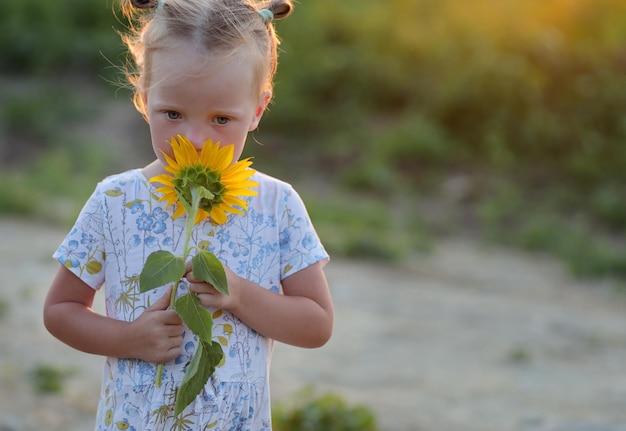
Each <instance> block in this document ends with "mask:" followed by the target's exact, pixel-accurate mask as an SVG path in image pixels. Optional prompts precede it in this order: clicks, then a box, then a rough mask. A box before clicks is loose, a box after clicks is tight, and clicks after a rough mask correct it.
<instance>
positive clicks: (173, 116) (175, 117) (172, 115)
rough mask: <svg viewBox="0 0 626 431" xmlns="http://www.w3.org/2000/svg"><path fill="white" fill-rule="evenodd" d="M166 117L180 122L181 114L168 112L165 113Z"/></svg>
mask: <svg viewBox="0 0 626 431" xmlns="http://www.w3.org/2000/svg"><path fill="white" fill-rule="evenodd" d="M165 116H166V117H167V119H168V120H179V119H180V113H179V112H176V111H166V112H165Z"/></svg>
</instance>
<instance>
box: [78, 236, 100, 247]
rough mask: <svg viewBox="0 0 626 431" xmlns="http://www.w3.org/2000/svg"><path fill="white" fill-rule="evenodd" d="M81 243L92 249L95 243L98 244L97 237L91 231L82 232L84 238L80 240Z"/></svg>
mask: <svg viewBox="0 0 626 431" xmlns="http://www.w3.org/2000/svg"><path fill="white" fill-rule="evenodd" d="M80 243H81V244H83V245H86V246H87V250H92V249H93V246H94V244H96V239H95V238H94V236H93V235H92V234H90V233H83V234H82V239H81V240H80Z"/></svg>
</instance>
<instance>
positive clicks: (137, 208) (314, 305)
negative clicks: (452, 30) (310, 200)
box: [44, 0, 333, 431]
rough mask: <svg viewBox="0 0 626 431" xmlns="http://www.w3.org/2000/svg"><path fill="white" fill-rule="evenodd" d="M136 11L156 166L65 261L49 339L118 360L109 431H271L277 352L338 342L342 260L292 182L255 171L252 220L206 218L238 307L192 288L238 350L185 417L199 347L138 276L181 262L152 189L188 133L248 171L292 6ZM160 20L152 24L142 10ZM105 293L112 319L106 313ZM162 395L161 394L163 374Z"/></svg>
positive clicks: (171, 227)
mask: <svg viewBox="0 0 626 431" xmlns="http://www.w3.org/2000/svg"><path fill="white" fill-rule="evenodd" d="M144 3H147V2H145V1H143V2H142V1H139V0H133V5H129V4H125V5H124V8H123V9H124V10H125V12H126V13H130V14H132V16H131V18H133V21H132V22H135V23H138V26H137V28H136V29H135V31H134V32H133V33H132V34H130V35H128V36H127V37H125V42H126V43H127V45H128V47H129V51H130V52H131V54H132V55H133V58H134V62H135V64H136V66H137V73H136V74H135V75H131V76H130V81H131V82H132V83H133V84H134V86H135V88H136V93H135V105H136V106H137V109H138V110H139V112H140V113H141V114H142V115H143V116H144V117H145V118H146V120H147V121H148V123H149V127H150V133H151V140H152V146H153V149H154V152H155V154H156V160H155V161H154V162H152V163H150V164H149V165H147V166H145V167H144V168H142V169H136V170H131V171H128V172H124V173H121V174H119V175H115V176H111V177H109V178H106V179H104V180H103V181H102V182H101V183H100V184H98V186H97V188H96V190H95V191H94V193H93V195H92V196H91V197H90V198H89V200H88V201H87V203H86V204H85V207H84V208H83V210H82V212H81V213H80V215H79V217H78V219H77V221H76V224H75V226H74V228H73V229H72V230H71V232H70V233H69V234H68V236H67V237H66V239H65V240H64V242H63V243H62V244H61V246H60V247H59V249H58V250H57V251H56V253H55V255H54V256H55V258H56V259H57V260H58V261H59V262H60V263H61V267H60V268H59V271H58V273H57V276H56V278H55V279H54V281H53V283H52V285H51V287H50V291H49V293H48V296H47V298H46V302H45V305H44V322H45V325H46V327H47V329H48V330H49V331H50V332H51V333H52V334H53V335H54V336H56V337H57V338H59V339H60V340H61V341H63V342H65V343H67V344H68V345H70V346H72V347H74V348H76V349H79V350H81V351H84V352H88V353H92V354H98V355H103V356H106V361H105V369H104V375H103V382H102V390H101V397H100V402H99V406H98V413H97V418H96V421H97V422H96V430H113V429H115V430H117V429H132V430H136V431H139V430H152V431H156V430H171V429H180V430H183V429H193V430H204V429H213V430H254V431H260V430H264V431H265V430H270V429H271V418H270V398H269V388H268V382H269V373H268V369H269V363H270V357H271V352H272V346H273V341H272V340H278V341H282V342H285V343H289V344H292V345H295V346H301V347H318V346H322V345H323V344H325V343H326V341H327V340H328V339H329V337H330V335H331V331H332V324H333V308H332V302H331V298H330V294H329V289H328V285H327V281H326V278H325V275H324V272H323V267H324V265H325V263H326V262H327V261H328V255H327V254H326V252H325V251H324V248H323V246H322V245H321V244H320V241H319V239H318V236H317V235H316V233H315V230H314V229H313V227H312V225H311V222H310V220H309V218H308V215H307V213H306V210H305V208H304V205H303V203H302V201H301V200H300V198H299V197H298V195H297V194H296V192H295V191H294V190H293V189H292V188H291V186H289V185H288V184H286V183H284V182H281V181H279V180H277V179H275V178H272V177H269V176H267V175H264V174H261V173H259V172H257V173H255V174H254V176H253V178H252V179H253V180H254V181H256V182H257V183H258V184H259V185H258V187H257V188H256V190H257V191H258V195H256V196H253V197H248V198H246V199H247V203H248V211H247V213H246V214H245V215H238V214H231V215H230V216H229V218H228V221H227V222H226V223H225V224H220V225H215V224H213V223H211V222H210V220H204V221H202V222H200V223H199V224H197V225H196V227H195V230H194V234H193V237H192V241H193V243H194V245H196V246H197V247H198V248H201V249H202V248H208V249H209V250H210V251H212V252H213V253H214V254H215V255H216V256H218V258H219V259H220V261H221V262H222V263H223V264H224V267H225V271H226V275H227V280H228V286H229V290H230V295H222V294H220V293H218V292H217V291H216V290H215V289H214V288H213V287H212V286H211V285H209V284H207V283H204V282H200V280H199V279H198V278H196V277H194V274H193V272H191V271H189V272H188V273H187V274H186V278H187V280H188V281H189V289H190V290H191V291H193V292H194V293H196V294H197V295H198V297H199V298H200V302H201V304H202V305H203V306H205V307H207V308H208V309H209V311H211V312H212V313H214V316H215V320H214V327H213V337H214V338H215V339H219V340H220V342H221V343H222V344H223V345H224V348H223V349H224V353H225V361H224V362H223V364H221V365H220V366H218V368H217V369H216V371H215V373H214V374H213V375H212V377H211V378H210V379H209V381H208V382H207V384H206V385H205V386H204V388H203V390H202V391H201V392H200V394H199V395H198V397H196V399H195V400H194V401H193V402H192V403H191V404H190V405H189V406H188V407H187V408H186V409H185V410H184V411H183V412H182V413H181V414H180V415H179V416H176V417H175V416H174V413H173V405H174V401H175V395H176V388H177V387H179V386H180V383H181V379H182V376H183V374H184V371H185V367H186V365H187V364H188V363H189V360H190V358H191V356H192V355H193V353H194V351H195V348H196V345H197V340H196V339H195V337H194V335H193V333H192V332H191V331H189V330H188V329H186V328H185V327H184V325H183V323H182V321H181V320H180V318H179V317H178V315H177V314H176V312H175V311H174V310H171V309H169V308H168V305H169V298H170V292H171V290H170V289H171V286H170V287H162V288H157V289H154V290H151V291H149V292H146V293H140V291H139V286H138V274H139V273H140V272H141V269H142V267H143V265H144V263H145V260H146V258H147V256H148V255H149V254H150V253H151V252H153V251H155V250H159V249H161V250H169V251H171V252H172V253H174V254H175V255H180V254H181V253H180V250H181V247H182V244H181V243H182V242H183V241H181V235H182V230H183V227H182V223H180V222H179V220H181V219H175V220H174V219H173V218H172V215H173V210H174V207H166V205H165V203H163V202H161V201H159V200H158V198H159V195H158V193H157V192H156V191H155V190H156V189H157V188H159V186H160V185H159V184H151V183H150V182H148V178H152V177H154V176H155V175H159V174H162V173H164V172H165V171H164V168H165V166H166V160H165V157H164V156H163V152H164V153H166V154H168V155H169V156H170V157H173V154H172V150H171V148H170V146H169V145H168V141H169V140H170V139H171V137H173V136H177V135H184V136H186V137H187V138H188V139H189V140H190V141H191V143H192V144H193V145H194V146H195V147H196V148H197V149H198V150H199V149H200V148H201V146H202V145H203V144H204V142H205V141H207V140H208V139H212V140H213V142H218V141H219V142H221V143H222V144H223V145H227V144H233V145H234V153H235V154H234V158H233V161H236V160H237V159H238V158H239V157H240V156H241V153H242V151H243V148H244V143H245V140H246V136H247V133H248V132H249V131H252V130H254V129H255V128H256V127H257V125H258V124H259V121H260V119H261V116H262V114H263V112H264V110H265V108H266V107H267V104H268V103H269V101H270V99H271V96H272V80H273V76H274V73H275V71H276V64H277V50H276V45H277V37H276V35H275V32H274V27H273V24H272V20H273V19H279V18H283V17H286V16H287V15H289V13H290V12H291V10H292V5H291V3H290V0H272V1H271V2H270V3H266V4H257V3H251V0H164V1H159V2H158V4H154V5H151V4H148V5H145V4H144ZM146 6H153V7H152V8H151V9H149V10H144V11H140V10H138V8H139V7H141V8H145V7H146ZM135 14H136V15H135ZM102 286H105V293H104V294H105V302H106V316H102V315H99V314H97V313H95V312H94V311H93V310H92V309H91V306H92V303H93V299H94V295H95V293H96V291H97V290H99V289H100V288H101V287H102ZM159 363H164V372H163V376H162V384H161V385H160V386H157V385H155V373H156V368H157V364H159Z"/></svg>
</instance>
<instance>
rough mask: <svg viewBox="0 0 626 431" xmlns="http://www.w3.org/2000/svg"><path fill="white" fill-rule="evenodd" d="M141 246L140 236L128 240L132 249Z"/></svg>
mask: <svg viewBox="0 0 626 431" xmlns="http://www.w3.org/2000/svg"><path fill="white" fill-rule="evenodd" d="M139 244H141V237H140V236H139V235H133V236H131V237H130V238H128V245H129V246H131V247H137V246H139Z"/></svg>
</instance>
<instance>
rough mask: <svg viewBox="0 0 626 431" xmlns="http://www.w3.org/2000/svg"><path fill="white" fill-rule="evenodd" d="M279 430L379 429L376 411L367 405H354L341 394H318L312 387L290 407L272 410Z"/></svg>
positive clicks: (280, 405) (279, 406)
mask: <svg viewBox="0 0 626 431" xmlns="http://www.w3.org/2000/svg"><path fill="white" fill-rule="evenodd" d="M272 425H273V426H274V428H275V429H276V430H277V431H377V430H378V429H379V428H378V425H377V423H376V416H375V414H374V413H373V412H372V411H371V410H370V409H369V408H368V407H366V406H362V405H356V406H351V405H349V404H348V402H347V401H346V400H345V399H344V398H343V397H341V396H340V395H338V394H334V393H327V394H324V395H321V396H317V395H315V394H314V390H313V388H312V387H306V388H304V389H303V390H302V391H300V393H298V394H297V395H296V397H295V399H294V400H292V402H291V403H290V406H287V405H285V404H284V403H283V404H280V403H279V404H277V405H276V406H275V407H274V408H273V409H272Z"/></svg>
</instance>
